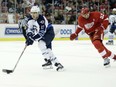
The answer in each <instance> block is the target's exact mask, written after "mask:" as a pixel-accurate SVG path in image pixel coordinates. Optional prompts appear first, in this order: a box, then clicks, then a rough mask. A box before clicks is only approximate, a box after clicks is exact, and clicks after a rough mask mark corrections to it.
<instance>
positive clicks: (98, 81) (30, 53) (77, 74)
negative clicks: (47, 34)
mask: <svg viewBox="0 0 116 87" xmlns="http://www.w3.org/2000/svg"><path fill="white" fill-rule="evenodd" d="M104 43H105V42H104ZM24 45H25V44H24V42H23V41H13V42H0V87H116V62H113V60H111V67H110V68H104V67H103V59H102V58H101V56H100V54H99V53H98V52H97V50H96V49H95V48H94V47H93V45H92V44H91V42H90V41H53V52H54V54H55V55H56V56H57V58H58V60H59V61H60V62H61V63H62V64H63V65H64V67H65V70H64V71H63V72H57V71H56V70H55V67H54V69H52V70H43V69H42V67H41V65H42V64H43V63H44V60H43V56H42V55H41V52H40V50H39V48H38V45H37V43H34V45H32V46H29V47H27V49H26V50H25V52H24V54H23V56H22V57H21V60H20V61H19V63H18V65H17V67H16V69H15V71H14V72H13V73H11V74H6V73H3V72H2V69H11V70H12V69H13V67H14V65H15V64H16V61H17V60H18V58H19V56H20V54H21V52H22V50H23V48H24ZM106 47H107V48H108V49H109V50H111V51H112V52H113V53H116V45H113V46H106Z"/></svg>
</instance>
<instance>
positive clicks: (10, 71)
mask: <svg viewBox="0 0 116 87" xmlns="http://www.w3.org/2000/svg"><path fill="white" fill-rule="evenodd" d="M2 71H3V72H4V73H7V74H10V73H12V72H13V70H8V69H3V70H2Z"/></svg>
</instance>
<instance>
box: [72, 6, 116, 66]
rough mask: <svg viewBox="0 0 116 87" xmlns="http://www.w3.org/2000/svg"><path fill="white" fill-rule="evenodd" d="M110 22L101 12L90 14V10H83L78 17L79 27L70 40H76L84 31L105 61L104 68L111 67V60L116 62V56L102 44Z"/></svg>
mask: <svg viewBox="0 0 116 87" xmlns="http://www.w3.org/2000/svg"><path fill="white" fill-rule="evenodd" d="M108 24H109V22H108V17H107V15H104V14H102V13H100V12H90V11H89V8H87V7H85V8H82V10H81V14H80V16H79V17H78V26H77V29H76V31H75V33H72V34H71V35H70V40H74V39H75V38H76V37H77V36H78V33H79V32H80V31H81V30H84V31H85V32H86V33H87V34H88V35H89V37H90V40H91V42H92V44H93V45H94V47H95V48H96V49H97V50H98V52H99V54H100V55H101V56H102V58H103V59H104V66H109V64H110V59H109V58H112V59H114V60H116V55H115V54H113V53H112V52H111V51H109V50H108V49H107V48H106V47H105V46H104V45H103V43H102V41H103V37H104V32H103V31H104V30H105V29H106V28H107V26H108Z"/></svg>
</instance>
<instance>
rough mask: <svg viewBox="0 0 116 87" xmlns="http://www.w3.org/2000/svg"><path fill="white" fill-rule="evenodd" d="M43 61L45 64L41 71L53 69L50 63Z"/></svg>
mask: <svg viewBox="0 0 116 87" xmlns="http://www.w3.org/2000/svg"><path fill="white" fill-rule="evenodd" d="M44 60H45V64H43V65H42V67H43V69H53V66H52V62H51V61H50V60H47V59H44Z"/></svg>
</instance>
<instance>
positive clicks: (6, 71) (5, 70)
mask: <svg viewBox="0 0 116 87" xmlns="http://www.w3.org/2000/svg"><path fill="white" fill-rule="evenodd" d="M26 47H27V45H25V47H24V49H23V51H22V53H21V55H20V56H19V58H18V61H17V62H16V64H15V66H14V68H13V70H8V69H3V70H2V71H3V72H5V73H7V74H10V73H13V72H14V70H15V69H16V67H17V65H18V63H19V60H20V59H21V57H22V55H23V53H24V51H25V49H26Z"/></svg>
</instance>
